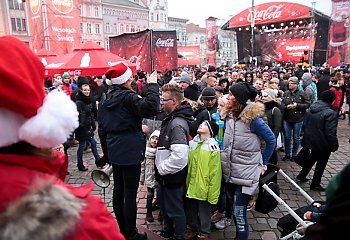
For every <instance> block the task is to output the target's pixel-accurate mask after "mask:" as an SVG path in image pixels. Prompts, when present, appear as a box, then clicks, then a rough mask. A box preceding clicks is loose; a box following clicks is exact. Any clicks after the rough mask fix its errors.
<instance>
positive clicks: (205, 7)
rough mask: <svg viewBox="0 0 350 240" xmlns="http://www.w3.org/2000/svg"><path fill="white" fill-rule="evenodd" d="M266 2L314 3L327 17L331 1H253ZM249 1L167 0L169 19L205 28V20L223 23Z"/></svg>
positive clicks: (257, 2) (249, 5) (248, 5)
mask: <svg viewBox="0 0 350 240" xmlns="http://www.w3.org/2000/svg"><path fill="white" fill-rule="evenodd" d="M266 2H294V3H299V4H303V5H307V6H310V7H311V2H316V7H315V8H316V9H317V10H318V11H321V12H323V13H325V14H327V15H330V13H331V6H332V3H331V0H284V1H279V0H274V1H273V0H270V1H269V0H255V1H254V4H255V5H259V4H262V3H266ZM251 4H252V1H251V0H205V1H204V0H168V8H169V9H168V11H169V17H177V18H184V19H188V20H189V21H188V23H195V24H199V25H200V26H201V27H205V19H206V18H208V17H216V18H218V19H221V20H222V22H223V23H225V22H226V21H228V20H229V19H230V17H232V16H234V15H236V14H238V13H240V12H241V11H243V10H245V9H247V8H249V7H251Z"/></svg>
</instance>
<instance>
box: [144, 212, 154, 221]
mask: <svg viewBox="0 0 350 240" xmlns="http://www.w3.org/2000/svg"><path fill="white" fill-rule="evenodd" d="M146 219H147V222H154V218H153V215H152V213H147V215H146Z"/></svg>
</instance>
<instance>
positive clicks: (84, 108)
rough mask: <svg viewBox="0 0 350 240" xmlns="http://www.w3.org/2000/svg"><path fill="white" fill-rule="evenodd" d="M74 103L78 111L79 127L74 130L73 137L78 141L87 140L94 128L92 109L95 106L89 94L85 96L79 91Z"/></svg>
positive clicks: (92, 133)
mask: <svg viewBox="0 0 350 240" xmlns="http://www.w3.org/2000/svg"><path fill="white" fill-rule="evenodd" d="M76 105H77V109H78V112H79V127H78V128H77V129H76V130H75V138H76V139H77V140H78V141H86V140H89V139H90V138H91V137H92V136H93V135H94V131H95V130H96V124H95V119H94V111H93V109H94V108H96V106H94V103H93V102H92V101H91V97H90V96H88V97H87V96H85V95H84V94H83V93H82V92H81V91H78V93H77V95H76Z"/></svg>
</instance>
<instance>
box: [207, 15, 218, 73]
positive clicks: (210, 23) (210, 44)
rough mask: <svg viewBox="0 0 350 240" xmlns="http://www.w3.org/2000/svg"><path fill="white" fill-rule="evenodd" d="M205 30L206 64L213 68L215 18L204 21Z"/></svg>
mask: <svg viewBox="0 0 350 240" xmlns="http://www.w3.org/2000/svg"><path fill="white" fill-rule="evenodd" d="M205 25H206V28H205V33H206V37H207V45H206V47H207V51H206V58H207V64H208V65H213V66H215V65H216V64H215V57H216V18H212V17H210V18H208V19H206V24H205Z"/></svg>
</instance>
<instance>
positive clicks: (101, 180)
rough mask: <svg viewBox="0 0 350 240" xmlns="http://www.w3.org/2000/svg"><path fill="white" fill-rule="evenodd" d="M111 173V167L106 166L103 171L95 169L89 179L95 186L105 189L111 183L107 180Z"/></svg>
mask: <svg viewBox="0 0 350 240" xmlns="http://www.w3.org/2000/svg"><path fill="white" fill-rule="evenodd" d="M112 173H113V168H112V165H108V167H106V168H104V169H95V170H93V171H92V172H91V178H92V181H94V183H96V185H97V186H99V187H102V188H106V187H108V186H109V184H110V183H111V180H110V179H109V178H110V176H111V175H112Z"/></svg>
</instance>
